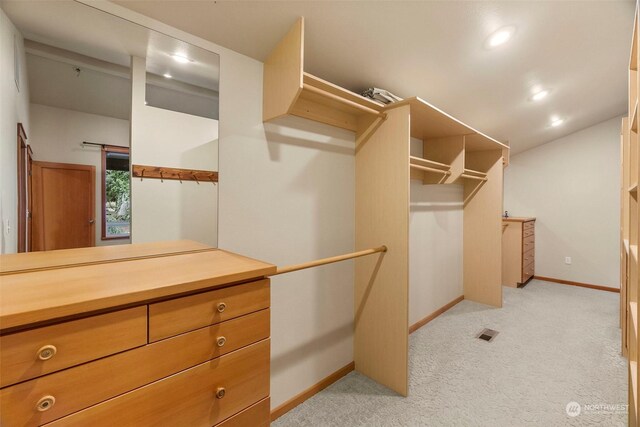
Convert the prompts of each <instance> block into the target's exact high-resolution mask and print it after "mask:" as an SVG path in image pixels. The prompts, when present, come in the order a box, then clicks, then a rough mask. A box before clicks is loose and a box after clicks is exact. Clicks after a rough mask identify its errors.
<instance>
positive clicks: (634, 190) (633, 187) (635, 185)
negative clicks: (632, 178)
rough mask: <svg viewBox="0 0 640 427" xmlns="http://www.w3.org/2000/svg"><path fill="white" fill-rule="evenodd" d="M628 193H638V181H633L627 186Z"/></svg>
mask: <svg viewBox="0 0 640 427" xmlns="http://www.w3.org/2000/svg"><path fill="white" fill-rule="evenodd" d="M629 193H638V183H637V182H634V183H633V184H631V185H630V186H629Z"/></svg>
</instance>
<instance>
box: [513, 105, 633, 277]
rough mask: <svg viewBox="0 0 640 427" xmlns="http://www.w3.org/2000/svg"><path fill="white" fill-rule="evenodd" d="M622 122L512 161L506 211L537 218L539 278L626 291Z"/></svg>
mask: <svg viewBox="0 0 640 427" xmlns="http://www.w3.org/2000/svg"><path fill="white" fill-rule="evenodd" d="M620 123H621V118H615V119H611V120H607V121H605V122H602V123H600V124H597V125H595V126H592V127H589V128H587V129H584V130H582V131H579V132H576V133H574V134H571V135H569V136H566V137H564V138H560V139H557V140H555V141H553V142H549V143H547V144H544V145H541V146H539V147H536V148H534V149H531V150H528V151H525V152H523V153H519V154H517V155H515V156H513V157H511V161H510V165H509V167H507V169H506V170H505V190H504V193H505V194H504V195H505V199H504V209H505V210H507V211H509V215H510V216H531V217H536V218H537V221H536V273H535V274H536V275H538V276H544V277H552V278H556V279H563V280H569V281H575V282H583V283H589V284H594V285H602V286H609V287H613V288H618V287H619V268H620V265H619V263H620V260H619V244H620V243H619V234H620V231H619V230H620V189H619V185H620ZM567 256H569V257H572V264H571V265H567V264H565V257H567Z"/></svg>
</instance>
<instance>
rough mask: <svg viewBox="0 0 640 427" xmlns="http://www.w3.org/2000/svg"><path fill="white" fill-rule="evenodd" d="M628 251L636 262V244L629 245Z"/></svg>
mask: <svg viewBox="0 0 640 427" xmlns="http://www.w3.org/2000/svg"><path fill="white" fill-rule="evenodd" d="M629 253H630V254H631V257H632V258H633V261H634V262H638V245H629Z"/></svg>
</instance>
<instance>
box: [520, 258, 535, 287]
mask: <svg viewBox="0 0 640 427" xmlns="http://www.w3.org/2000/svg"><path fill="white" fill-rule="evenodd" d="M534 274H535V262H532V263H531V264H529V265H526V266H525V267H524V268H523V269H522V282H523V283H524V282H526V281H527V280H529V279H530V278H531V277H533V275H534Z"/></svg>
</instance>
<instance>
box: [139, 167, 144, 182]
mask: <svg viewBox="0 0 640 427" xmlns="http://www.w3.org/2000/svg"><path fill="white" fill-rule="evenodd" d="M143 178H144V169H142V172H140V181H142V179H143Z"/></svg>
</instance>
